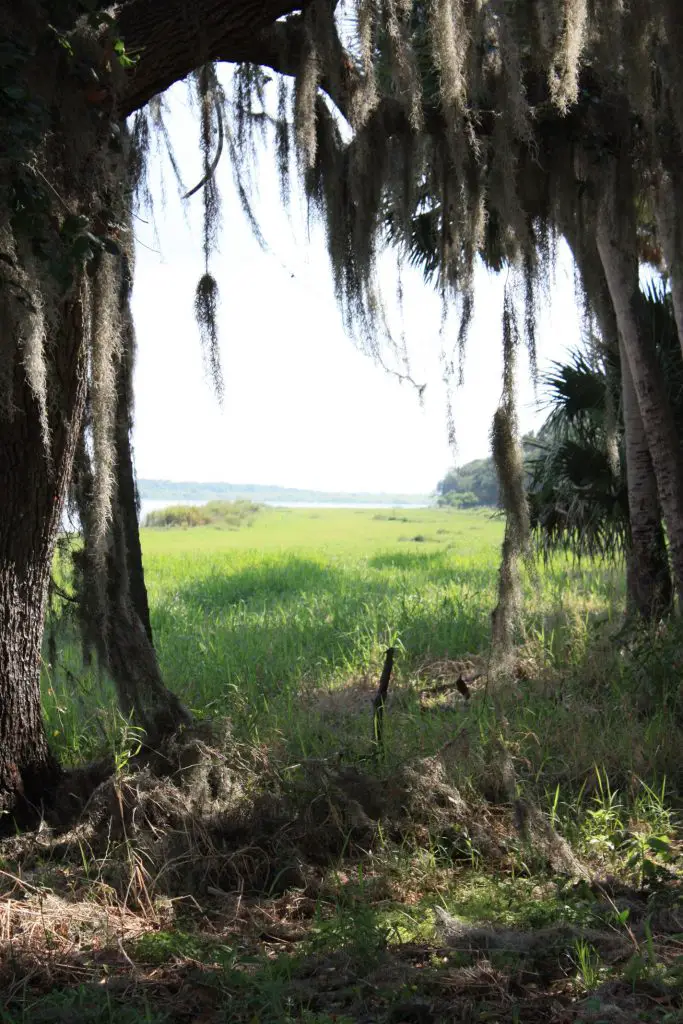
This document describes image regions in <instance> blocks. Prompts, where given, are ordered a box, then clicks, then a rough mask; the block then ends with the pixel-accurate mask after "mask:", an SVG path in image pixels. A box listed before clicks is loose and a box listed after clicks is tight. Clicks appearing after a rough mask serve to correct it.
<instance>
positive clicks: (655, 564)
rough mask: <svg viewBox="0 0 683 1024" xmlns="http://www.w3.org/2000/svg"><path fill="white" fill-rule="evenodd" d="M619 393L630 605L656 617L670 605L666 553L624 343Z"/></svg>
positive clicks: (649, 459) (621, 348)
mask: <svg viewBox="0 0 683 1024" xmlns="http://www.w3.org/2000/svg"><path fill="white" fill-rule="evenodd" d="M619 350H620V357H621V393H622V405H623V416H624V452H625V458H626V480H627V484H628V508H629V521H630V526H631V549H630V551H628V552H627V570H626V571H627V593H628V602H629V605H630V606H631V608H632V610H633V611H635V612H637V613H638V614H639V615H641V616H642V617H643V618H645V619H651V620H652V619H659V618H661V616H662V615H664V614H665V613H666V612H667V610H668V609H669V608H670V607H671V601H672V597H673V594H672V586H671V573H670V571H669V556H668V554H667V550H666V539H665V537H664V530H663V527H662V518H661V513H660V507H659V499H658V496H657V481H656V479H655V474H654V470H653V468H652V459H651V458H650V449H649V447H648V443H647V438H646V437H645V430H644V428H643V421H642V418H641V415H640V409H639V408H638V398H637V396H636V392H635V388H634V386H633V378H632V377H631V371H630V368H629V363H628V359H627V358H626V353H625V352H624V347H623V344H622V345H620V346H619Z"/></svg>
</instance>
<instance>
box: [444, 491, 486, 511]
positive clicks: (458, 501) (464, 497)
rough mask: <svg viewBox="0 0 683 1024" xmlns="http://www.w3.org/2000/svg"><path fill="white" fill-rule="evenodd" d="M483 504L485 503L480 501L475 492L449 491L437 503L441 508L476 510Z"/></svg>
mask: <svg viewBox="0 0 683 1024" xmlns="http://www.w3.org/2000/svg"><path fill="white" fill-rule="evenodd" d="M481 504H483V502H481V501H480V500H479V498H478V497H477V495H476V494H475V493H474V491H456V490H453V491H447V492H446V493H445V494H442V495H441V496H440V497H439V499H438V501H437V505H439V507H440V508H476V506H477V505H481Z"/></svg>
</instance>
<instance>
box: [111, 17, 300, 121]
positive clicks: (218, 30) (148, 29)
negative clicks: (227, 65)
mask: <svg viewBox="0 0 683 1024" xmlns="http://www.w3.org/2000/svg"><path fill="white" fill-rule="evenodd" d="M309 2H310V0H298V3H297V2H293V0H192V3H188V2H187V0H165V2H163V3H162V2H160V0H124V2H123V4H122V6H121V8H120V10H119V12H118V17H117V21H116V26H117V32H118V33H120V35H121V38H122V39H123V41H124V43H125V46H126V51H127V52H128V53H130V54H133V55H135V56H136V57H137V58H138V59H137V62H136V64H135V67H134V68H132V69H131V70H130V72H129V73H128V76H127V80H126V87H125V89H124V91H123V93H122V94H121V95H120V96H119V110H120V113H121V114H122V116H128V115H129V114H132V113H134V112H135V111H136V110H138V109H139V108H140V107H142V106H144V105H145V103H147V102H148V100H150V99H151V98H152V96H155V95H157V94H158V93H162V92H164V91H165V90H166V89H168V88H169V86H171V85H173V83H174V82H178V81H180V80H181V79H183V78H186V77H187V75H189V74H190V72H191V71H194V69H195V68H197V67H199V66H200V65H201V64H203V63H206V62H207V61H211V60H229V61H231V62H234V61H238V60H241V59H245V58H242V57H240V56H239V54H240V52H242V51H245V50H247V49H248V48H249V47H250V46H251V45H252V42H253V40H254V39H256V38H257V37H259V34H260V33H262V32H263V31H264V30H266V29H268V28H269V27H274V26H275V24H276V23H277V20H278V18H282V17H284V16H285V15H287V14H292V13H293V12H295V11H301V10H302V9H303V8H305V7H306V6H307V5H308V3H309Z"/></svg>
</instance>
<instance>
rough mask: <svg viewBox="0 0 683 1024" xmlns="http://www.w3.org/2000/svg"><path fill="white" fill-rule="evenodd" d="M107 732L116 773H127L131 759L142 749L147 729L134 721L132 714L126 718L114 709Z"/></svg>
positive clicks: (118, 775) (120, 774) (118, 774)
mask: <svg viewBox="0 0 683 1024" xmlns="http://www.w3.org/2000/svg"><path fill="white" fill-rule="evenodd" d="M107 733H108V741H109V742H108V746H109V749H110V750H111V753H112V756H113V759H114V774H115V775H116V776H117V777H120V776H122V775H125V774H126V772H127V771H128V770H129V768H130V763H131V761H132V760H133V759H134V758H136V757H137V756H138V754H139V753H140V751H141V750H142V744H143V741H144V738H145V730H144V729H143V728H142V727H141V726H139V725H135V724H134V723H133V721H132V715H131V717H129V718H125V717H124V715H122V714H121V712H120V711H118V709H112V714H111V721H110V722H109V728H108V730H107Z"/></svg>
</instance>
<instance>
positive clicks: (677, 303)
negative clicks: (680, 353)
mask: <svg viewBox="0 0 683 1024" xmlns="http://www.w3.org/2000/svg"><path fill="white" fill-rule="evenodd" d="M679 179H680V171H676V172H674V173H673V174H663V175H662V178H661V180H660V182H659V188H658V196H657V227H658V230H659V236H660V239H661V244H662V250H663V253H664V259H665V260H666V265H667V268H668V271H669V278H670V282H671V298H672V299H673V307H674V315H675V317H676V327H677V328H678V339H679V341H680V343H681V349H682V350H683V225H682V224H681V218H682V217H683V184H682V183H681V181H680V180H679Z"/></svg>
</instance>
